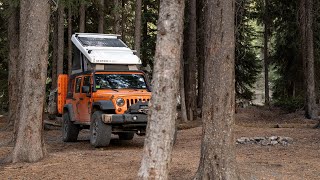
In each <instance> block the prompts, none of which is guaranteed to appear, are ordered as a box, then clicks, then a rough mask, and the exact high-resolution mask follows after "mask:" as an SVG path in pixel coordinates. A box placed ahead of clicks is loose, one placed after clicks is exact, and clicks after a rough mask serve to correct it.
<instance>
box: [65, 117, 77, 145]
mask: <svg viewBox="0 0 320 180" xmlns="http://www.w3.org/2000/svg"><path fill="white" fill-rule="evenodd" d="M62 119H63V124H62V139H63V141H64V142H75V141H77V139H78V135H79V127H78V126H77V125H76V124H74V123H73V122H72V121H71V120H70V117H69V113H68V112H65V113H63V116H62Z"/></svg>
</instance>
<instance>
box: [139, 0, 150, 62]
mask: <svg viewBox="0 0 320 180" xmlns="http://www.w3.org/2000/svg"><path fill="white" fill-rule="evenodd" d="M147 11H148V8H147V3H146V2H144V3H143V16H144V17H145V14H146V13H147ZM147 39H148V22H147V19H146V18H144V21H143V22H142V44H141V46H142V47H145V46H146V45H147ZM147 56H148V53H147V50H146V48H144V49H141V59H142V66H143V67H146V66H147V65H148V64H150V63H149V61H148V60H147Z"/></svg>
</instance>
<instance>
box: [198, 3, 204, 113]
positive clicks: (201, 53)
mask: <svg viewBox="0 0 320 180" xmlns="http://www.w3.org/2000/svg"><path fill="white" fill-rule="evenodd" d="M203 1H204V0H198V1H197V56H198V62H197V63H198V64H197V67H198V96H197V106H198V108H202V104H203V89H204V87H203V80H204V43H203V42H204V12H203V6H204V2H203Z"/></svg>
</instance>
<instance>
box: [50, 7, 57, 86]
mask: <svg viewBox="0 0 320 180" xmlns="http://www.w3.org/2000/svg"><path fill="white" fill-rule="evenodd" d="M51 19H52V22H51V23H52V29H53V30H52V62H51V79H52V83H51V90H54V89H55V88H57V80H58V78H57V61H58V12H54V13H52V18H51Z"/></svg>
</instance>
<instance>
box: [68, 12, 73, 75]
mask: <svg viewBox="0 0 320 180" xmlns="http://www.w3.org/2000/svg"><path fill="white" fill-rule="evenodd" d="M71 36H72V9H71V7H69V8H68V74H69V75H71V70H72V42H71Z"/></svg>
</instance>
